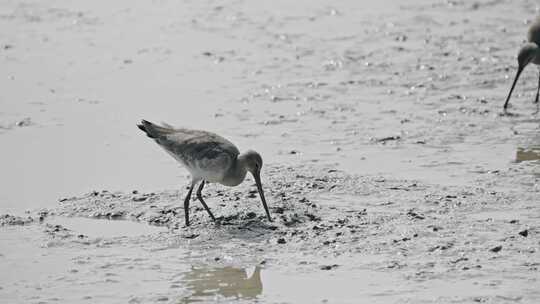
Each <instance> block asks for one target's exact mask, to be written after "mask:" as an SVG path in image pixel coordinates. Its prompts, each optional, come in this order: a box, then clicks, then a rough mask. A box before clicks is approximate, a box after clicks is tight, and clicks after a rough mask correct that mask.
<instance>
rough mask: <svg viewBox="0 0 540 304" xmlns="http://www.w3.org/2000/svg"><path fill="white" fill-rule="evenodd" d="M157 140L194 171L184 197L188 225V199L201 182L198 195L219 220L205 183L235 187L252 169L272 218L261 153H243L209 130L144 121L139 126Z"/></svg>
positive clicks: (187, 167)
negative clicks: (207, 199) (263, 182)
mask: <svg viewBox="0 0 540 304" xmlns="http://www.w3.org/2000/svg"><path fill="white" fill-rule="evenodd" d="M137 127H139V129H141V130H143V131H144V132H145V133H146V135H148V137H150V138H152V139H154V140H155V141H156V142H157V143H158V145H160V146H161V147H162V148H163V149H165V151H167V153H169V154H170V155H171V156H172V157H174V158H175V159H176V160H177V161H178V162H180V163H181V164H183V165H184V166H185V167H186V169H188V171H189V172H190V173H191V185H190V187H189V190H188V193H187V195H186V198H185V199H184V214H185V218H186V226H189V201H190V199H191V193H192V191H193V188H194V187H195V186H196V185H197V183H200V185H199V188H198V190H197V198H198V199H199V201H200V202H201V204H202V205H203V207H204V209H206V212H208V214H209V215H210V217H211V218H212V220H214V221H215V220H216V219H215V217H214V215H213V214H212V212H211V211H210V208H208V206H207V205H206V203H205V201H204V200H203V197H202V194H201V192H202V190H203V188H204V184H205V182H211V183H220V184H222V185H225V186H236V185H239V184H240V183H242V181H244V178H245V177H246V173H247V172H248V171H249V172H250V173H251V174H252V175H253V177H254V178H255V183H256V184H257V190H258V191H259V195H260V197H261V200H262V203H263V207H264V210H265V211H266V216H267V217H268V220H269V221H272V218H271V217H270V212H269V211H268V206H267V205H266V200H265V198H264V192H263V189H262V185H261V168H262V165H263V160H262V158H261V156H260V155H259V153H257V152H255V151H252V150H248V151H246V152H244V153H242V154H240V151H238V148H236V146H235V145H234V144H232V143H231V142H230V141H228V140H226V139H225V138H223V137H221V136H219V135H217V134H214V133H210V132H206V131H198V130H189V129H182V128H174V127H172V126H170V125H166V124H163V125H161V126H159V125H156V124H153V123H151V122H149V121H146V120H143V121H141V123H140V124H138V125H137Z"/></svg>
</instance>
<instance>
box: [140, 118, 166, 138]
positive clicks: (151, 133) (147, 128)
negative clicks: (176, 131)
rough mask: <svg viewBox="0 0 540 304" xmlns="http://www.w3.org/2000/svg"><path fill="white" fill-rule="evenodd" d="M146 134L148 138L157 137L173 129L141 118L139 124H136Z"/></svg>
mask: <svg viewBox="0 0 540 304" xmlns="http://www.w3.org/2000/svg"><path fill="white" fill-rule="evenodd" d="M137 127H139V129H141V130H142V131H143V132H144V133H146V135H147V136H148V137H150V138H154V139H157V138H159V137H160V136H162V135H165V134H167V133H170V132H171V131H173V129H172V128H167V127H162V126H159V125H156V124H154V123H151V122H149V121H148V120H144V119H143V120H142V121H141V123H140V124H138V125H137Z"/></svg>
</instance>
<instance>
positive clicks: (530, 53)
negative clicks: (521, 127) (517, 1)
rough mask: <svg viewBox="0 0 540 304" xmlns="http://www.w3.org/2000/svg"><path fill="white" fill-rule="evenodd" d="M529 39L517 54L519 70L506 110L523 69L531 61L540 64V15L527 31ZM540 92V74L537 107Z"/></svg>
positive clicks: (505, 105) (507, 100)
mask: <svg viewBox="0 0 540 304" xmlns="http://www.w3.org/2000/svg"><path fill="white" fill-rule="evenodd" d="M527 41H528V42H527V43H526V44H525V45H523V46H522V47H521V49H520V50H519V53H518V56H517V59H518V70H517V73H516V77H515V78H514V82H513V83H512V87H511V88H510V93H508V97H507V98H506V102H505V103H504V110H505V111H506V108H507V107H508V102H509V101H510V96H512V91H514V87H515V86H516V82H517V80H518V78H519V75H521V72H523V69H524V68H525V67H526V66H527V65H528V64H529V63H531V62H532V63H534V64H536V65H540V16H539V17H536V19H535V20H534V22H533V23H532V24H531V26H530V27H529V32H528V33H527ZM539 93H540V75H539V78H538V88H537V89H536V99H535V101H534V102H535V103H536V104H537V107H538V95H539Z"/></svg>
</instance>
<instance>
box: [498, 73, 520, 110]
mask: <svg viewBox="0 0 540 304" xmlns="http://www.w3.org/2000/svg"><path fill="white" fill-rule="evenodd" d="M523 68H524V66H522V65H519V67H518V70H517V73H516V78H514V83H512V88H510V93H508V97H507V98H506V102H505V103H504V106H503V108H504V110H505V111H506V108H507V107H508V102H509V101H510V96H512V92H513V91H514V87H515V86H516V82H517V81H518V79H519V75H521V72H522V71H523Z"/></svg>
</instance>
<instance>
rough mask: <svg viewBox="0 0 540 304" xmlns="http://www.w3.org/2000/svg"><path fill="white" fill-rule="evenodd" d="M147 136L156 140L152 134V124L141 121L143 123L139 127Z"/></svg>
mask: <svg viewBox="0 0 540 304" xmlns="http://www.w3.org/2000/svg"><path fill="white" fill-rule="evenodd" d="M137 127H138V128H139V129H141V130H142V131H143V132H144V133H146V135H147V136H148V137H150V138H155V135H154V134H152V123H151V122H149V121H147V120H144V119H143V120H141V123H140V124H138V125H137Z"/></svg>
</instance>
